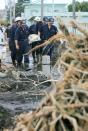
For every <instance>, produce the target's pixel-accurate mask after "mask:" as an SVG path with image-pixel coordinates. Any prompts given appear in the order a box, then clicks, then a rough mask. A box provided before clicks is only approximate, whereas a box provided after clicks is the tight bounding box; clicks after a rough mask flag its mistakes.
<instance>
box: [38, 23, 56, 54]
mask: <svg viewBox="0 0 88 131" xmlns="http://www.w3.org/2000/svg"><path fill="white" fill-rule="evenodd" d="M55 34H57V28H56V26H54V25H51V27H50V28H49V27H48V24H46V25H43V26H42V27H41V28H40V37H41V40H42V41H45V40H48V39H49V38H50V37H52V36H54V35H55ZM53 47H54V45H48V46H46V47H45V48H44V50H43V54H48V55H50V56H51V55H52V51H53Z"/></svg>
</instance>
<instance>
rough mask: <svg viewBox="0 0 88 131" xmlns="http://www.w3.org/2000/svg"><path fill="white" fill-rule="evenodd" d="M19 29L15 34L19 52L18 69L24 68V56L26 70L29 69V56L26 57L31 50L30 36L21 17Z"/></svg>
mask: <svg viewBox="0 0 88 131" xmlns="http://www.w3.org/2000/svg"><path fill="white" fill-rule="evenodd" d="M17 22H18V28H17V30H16V33H15V44H16V50H17V65H18V67H21V66H22V60H23V56H24V65H25V67H26V68H29V55H24V54H25V53H27V52H28V51H29V49H30V46H29V42H28V36H29V28H28V26H26V25H24V24H23V19H22V18H21V17H19V18H18V20H17Z"/></svg>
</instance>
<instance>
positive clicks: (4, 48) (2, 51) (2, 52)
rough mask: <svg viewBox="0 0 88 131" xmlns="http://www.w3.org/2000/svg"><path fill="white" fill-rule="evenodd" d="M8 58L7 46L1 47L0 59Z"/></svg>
mask: <svg viewBox="0 0 88 131" xmlns="http://www.w3.org/2000/svg"><path fill="white" fill-rule="evenodd" d="M5 58H6V46H0V59H1V60H4V59H5Z"/></svg>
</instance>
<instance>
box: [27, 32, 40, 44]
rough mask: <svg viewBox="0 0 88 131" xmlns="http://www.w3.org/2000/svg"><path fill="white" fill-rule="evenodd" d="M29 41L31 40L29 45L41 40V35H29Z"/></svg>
mask: <svg viewBox="0 0 88 131" xmlns="http://www.w3.org/2000/svg"><path fill="white" fill-rule="evenodd" d="M28 39H29V43H32V42H36V41H40V40H41V39H40V37H39V35H37V34H31V35H29V37H28Z"/></svg>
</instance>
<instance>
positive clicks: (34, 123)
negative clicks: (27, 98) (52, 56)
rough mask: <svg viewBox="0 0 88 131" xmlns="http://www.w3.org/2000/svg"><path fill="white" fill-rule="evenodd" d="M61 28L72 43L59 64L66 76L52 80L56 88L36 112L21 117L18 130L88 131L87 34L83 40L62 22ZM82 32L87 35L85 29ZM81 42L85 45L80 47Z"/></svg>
mask: <svg viewBox="0 0 88 131" xmlns="http://www.w3.org/2000/svg"><path fill="white" fill-rule="evenodd" d="M73 23H74V21H73ZM74 24H75V25H76V23H74ZM59 25H60V29H61V30H62V32H63V36H64V37H65V39H66V40H67V41H68V45H67V50H66V51H65V52H64V53H63V54H61V58H60V59H59V60H58V62H57V63H56V66H58V70H60V69H62V68H63V69H64V70H63V73H64V77H63V79H62V80H58V81H52V85H53V87H54V89H53V90H52V91H51V92H50V93H49V94H46V97H45V98H44V100H43V101H42V102H41V104H40V107H39V108H38V109H37V110H36V111H34V112H29V113H24V114H21V115H20V116H18V117H17V121H16V126H15V128H14V129H13V130H14V131H88V50H87V48H86V47H87V46H88V41H87V40H88V36H87V35H86V34H87V31H86V33H84V36H82V37H81V38H79V37H76V36H75V35H74V37H73V36H72V35H71V34H70V33H69V31H68V29H67V27H66V26H65V25H64V24H63V23H61V21H60V22H59ZM76 28H78V29H79V27H78V26H77V25H76ZM80 31H81V32H82V33H83V32H84V31H83V30H82V29H81V27H80ZM80 41H81V45H83V46H80V48H78V46H77V45H80Z"/></svg>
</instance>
